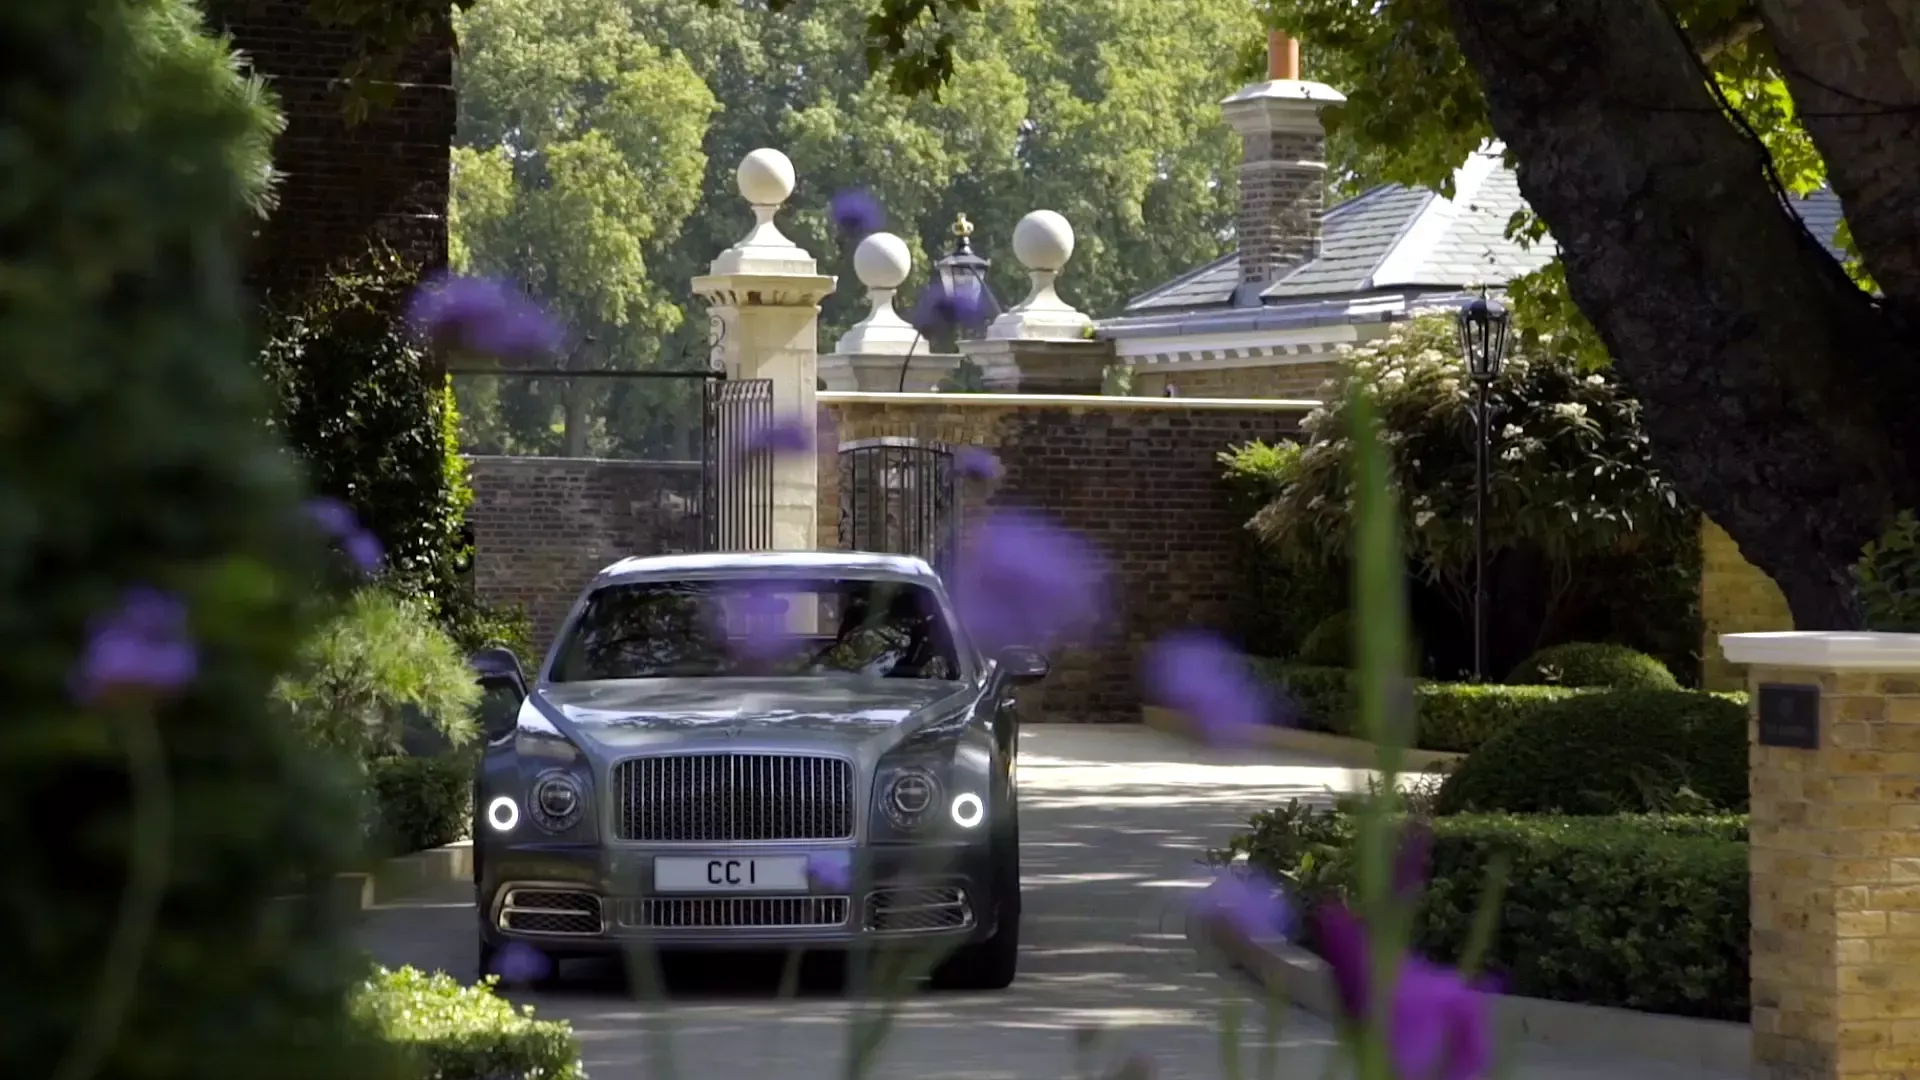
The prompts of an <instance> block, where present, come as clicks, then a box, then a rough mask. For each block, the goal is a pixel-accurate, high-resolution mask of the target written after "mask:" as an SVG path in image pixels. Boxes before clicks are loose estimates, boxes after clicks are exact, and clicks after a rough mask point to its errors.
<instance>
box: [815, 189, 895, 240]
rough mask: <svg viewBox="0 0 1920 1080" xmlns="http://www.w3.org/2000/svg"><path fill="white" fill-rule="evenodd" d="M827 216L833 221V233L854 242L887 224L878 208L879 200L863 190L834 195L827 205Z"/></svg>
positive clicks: (850, 190)
mask: <svg viewBox="0 0 1920 1080" xmlns="http://www.w3.org/2000/svg"><path fill="white" fill-rule="evenodd" d="M827 216H828V217H829V218H831V219H833V227H834V230H835V231H837V232H838V233H839V234H840V235H841V236H845V237H850V238H851V239H853V240H854V241H856V242H857V241H860V240H863V239H865V238H866V237H867V236H869V235H871V234H873V233H877V232H879V231H880V230H881V229H883V228H885V227H886V224H887V212H886V211H885V210H882V209H881V208H880V200H878V199H876V198H874V197H873V193H872V192H869V191H867V190H865V189H864V188H850V189H848V190H846V191H843V192H841V193H840V194H838V195H835V196H834V197H833V200H832V201H831V202H830V203H828V204H827Z"/></svg>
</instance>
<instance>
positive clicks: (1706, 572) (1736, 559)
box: [1700, 518, 1793, 690]
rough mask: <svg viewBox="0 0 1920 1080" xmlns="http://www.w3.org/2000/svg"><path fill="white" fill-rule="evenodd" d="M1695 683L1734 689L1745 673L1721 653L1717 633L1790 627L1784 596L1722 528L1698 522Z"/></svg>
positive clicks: (1712, 687)
mask: <svg viewBox="0 0 1920 1080" xmlns="http://www.w3.org/2000/svg"><path fill="white" fill-rule="evenodd" d="M1700 625H1701V629H1702V630H1703V632H1704V637H1705V640H1703V641H1702V642H1701V647H1700V684H1701V685H1702V686H1704V687H1705V688H1706V689H1708V690H1739V689H1741V688H1742V687H1744V686H1745V685H1746V674H1745V672H1743V671H1742V670H1741V669H1740V667H1739V666H1738V665H1736V664H1729V663H1727V660H1726V657H1725V656H1724V655H1722V654H1721V652H1720V635H1721V634H1750V633H1760V632H1764V631H1769V630H1791V629H1793V615H1792V613H1791V612H1789V611H1788V610H1787V598H1786V597H1785V596H1782V595H1781V593H1780V587H1779V586H1777V585H1775V584H1774V583H1773V579H1771V578H1769V577H1767V575H1765V574H1763V573H1761V572H1760V570H1759V569H1758V568H1756V567H1755V566H1754V565H1753V564H1752V563H1750V562H1748V561H1747V560H1746V559H1744V558H1742V557H1741V555H1740V546H1739V545H1738V544H1735V543H1734V542H1733V537H1731V536H1728V535H1727V534H1726V531H1725V530H1724V529H1722V528H1720V527H1719V526H1718V525H1715V524H1714V523H1712V522H1711V521H1707V520H1705V519H1704V518H1703V519H1701V523H1700Z"/></svg>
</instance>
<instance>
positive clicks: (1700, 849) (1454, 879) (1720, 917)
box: [1230, 804, 1749, 1021]
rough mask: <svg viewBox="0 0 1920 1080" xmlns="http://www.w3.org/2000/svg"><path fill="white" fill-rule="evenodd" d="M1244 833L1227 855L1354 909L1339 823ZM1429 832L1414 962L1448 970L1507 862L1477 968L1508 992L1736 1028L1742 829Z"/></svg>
mask: <svg viewBox="0 0 1920 1080" xmlns="http://www.w3.org/2000/svg"><path fill="white" fill-rule="evenodd" d="M1252 824H1253V829H1252V831H1251V832H1250V833H1247V834H1244V835H1242V836H1240V837H1237V838H1236V839H1235V841H1234V843H1233V845H1232V848H1231V849H1230V850H1232V851H1244V852H1245V853H1246V854H1247V856H1248V858H1249V861H1251V862H1252V863H1253V864H1254V865H1255V866H1257V867H1259V868H1261V869H1262V870H1265V871H1266V872H1268V873H1270V874H1273V875H1275V876H1276V877H1281V878H1282V879H1283V880H1292V881H1294V882H1296V884H1297V888H1298V894H1297V896H1298V899H1299V900H1300V901H1301V902H1302V903H1303V904H1311V903H1314V902H1317V901H1318V900H1321V899H1326V898H1332V897H1336V896H1347V895H1350V890H1351V888H1352V882H1353V881H1354V873H1355V867H1354V861H1355V858H1354V857H1355V855H1356V848H1355V845H1354V844H1353V842H1352V839H1353V835H1354V831H1353V828H1352V824H1351V820H1350V819H1349V818H1348V817H1347V816H1346V815H1345V814H1343V813H1341V812H1339V811H1335V812H1332V813H1328V812H1314V811H1310V810H1304V809H1303V808H1301V807H1299V806H1298V805H1297V804H1296V805H1293V806H1289V807H1283V808H1281V809H1279V810H1275V811H1267V812H1263V813H1262V814H1259V815H1256V816H1255V817H1254V819H1253V823H1252ZM1432 826H1433V831H1434V843H1433V855H1432V864H1431V865H1432V877H1431V880H1430V881H1429V883H1428V885H1427V888H1426V891H1425V894H1424V895H1423V896H1422V898H1421V901H1420V907H1419V911H1418V914H1417V916H1416V919H1415V923H1414V946H1415V948H1416V949H1417V950H1418V951H1419V952H1420V953H1421V954H1422V955H1424V956H1426V957H1428V958H1429V959H1432V960H1434V961H1437V962H1440V963H1449V962H1453V961H1456V960H1458V958H1459V957H1460V955H1461V953H1462V952H1463V951H1464V950H1465V947H1466V945H1467V942H1468V941H1469V939H1470V938H1471V935H1472V927H1473V921H1474V915H1475V913H1476V912H1477V910H1478V908H1479V905H1480V898H1481V895H1482V894H1483V892H1484V889H1485V886H1486V883H1487V881H1488V880H1489V877H1490V875H1491V874H1492V873H1493V872H1494V871H1495V869H1496V868H1497V867H1498V865H1499V862H1500V860H1502V859H1504V860H1506V864H1507V875H1506V888H1505V891H1504V893H1503V894H1502V897H1501V903H1500V912H1501V914H1500V921H1499V925H1498V928H1497V930H1496V932H1495V934H1494V938H1493V941H1492V944H1491V947H1490V948H1489V950H1488V953H1487V956H1486V967H1487V970H1488V971H1490V972H1492V973H1494V974H1496V975H1498V976H1499V977H1500V980H1501V982H1502V985H1503V988H1504V989H1505V991H1506V992H1507V993H1510V994H1517V995H1522V996H1526V997H1538V998H1549V999H1552V1000H1556V1001H1570V1002H1578V1003H1581V1004H1587V1005H1609V1006H1615V1007H1619V1008H1627V1009H1639V1010H1642V1011H1646V1012H1657V1013H1669V1014H1674V1015H1680V1016H1693V1017H1704V1018H1708V1019H1715V1020H1734V1021H1743V1020H1745V1019H1746V1018H1747V1015H1748V983H1747V976H1748V945H1747V933H1748V924H1749V912H1748V869H1747V844H1746V819H1745V818H1743V817H1736V816H1723V817H1690V816H1645V815H1623V816H1616V817H1520V816H1511V815H1463V816H1459V817H1443V818H1436V819H1433V821H1432ZM1306 944H1307V945H1308V947H1310V948H1311V947H1312V946H1313V944H1314V943H1313V942H1312V941H1311V940H1309V941H1307V942H1306Z"/></svg>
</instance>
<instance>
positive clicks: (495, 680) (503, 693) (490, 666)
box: [467, 647, 527, 741]
mask: <svg viewBox="0 0 1920 1080" xmlns="http://www.w3.org/2000/svg"><path fill="white" fill-rule="evenodd" d="M467 666H468V667H471V668H472V669H473V672H474V677H475V679H476V681H478V682H479V683H480V690H481V697H480V731H481V733H482V735H483V736H484V737H485V738H486V739H487V740H488V741H492V740H494V739H499V738H503V737H505V736H506V735H509V734H512V732H513V730H514V727H515V726H516V725H517V724H518V723H519V722H520V706H521V704H522V703H524V702H525V701H526V700H527V676H526V673H525V672H523V671H522V670H521V669H520V658H519V657H517V656H515V655H513V650H511V649H502V648H497V647H496V648H488V649H481V650H480V651H479V652H477V653H474V654H473V655H472V656H470V657H468V658H467Z"/></svg>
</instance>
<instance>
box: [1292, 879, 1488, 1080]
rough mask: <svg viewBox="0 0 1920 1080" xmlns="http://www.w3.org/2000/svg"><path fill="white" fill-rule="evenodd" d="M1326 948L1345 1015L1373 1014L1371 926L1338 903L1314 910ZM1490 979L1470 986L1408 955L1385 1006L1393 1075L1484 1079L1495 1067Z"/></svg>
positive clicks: (1355, 1019)
mask: <svg viewBox="0 0 1920 1080" xmlns="http://www.w3.org/2000/svg"><path fill="white" fill-rule="evenodd" d="M1314 921H1315V924H1316V928H1317V930H1318V938H1319V943H1320V951H1321V954H1322V955H1323V956H1324V957H1325V958H1326V961H1327V966H1328V967H1329V968H1331V969H1332V972H1333V982H1334V988H1335V991H1336V993H1337V996H1338V997H1339V1001H1340V1012H1341V1016H1342V1017H1343V1018H1344V1019H1345V1020H1346V1022H1348V1023H1349V1024H1356V1023H1366V1022H1368V1021H1369V1020H1370V1019H1371V1009H1372V1001H1373V998H1372V995H1371V988H1370V985H1369V984H1370V983H1371V982H1372V968H1371V967H1370V966H1369V965H1370V964H1371V963H1372V959H1371V946H1370V943H1369V942H1368V940H1367V930H1366V927H1365V926H1364V925H1363V924H1362V923H1361V922H1360V920H1359V919H1357V918H1355V917H1354V915H1353V913H1352V912H1350V911H1348V910H1347V909H1346V908H1344V907H1341V906H1339V905H1337V904H1329V905H1326V906H1324V907H1321V908H1320V909H1319V910H1318V911H1317V912H1315V919H1314ZM1493 992H1494V986H1493V984H1492V983H1491V981H1489V980H1479V981H1478V982H1477V983H1475V984H1469V983H1468V982H1467V981H1466V980H1465V979H1462V978H1461V977H1460V974H1459V973H1458V972H1456V971H1453V970H1451V969H1448V968H1443V967H1439V966H1437V965H1434V964H1430V963H1428V962H1427V961H1425V960H1422V959H1420V958H1418V957H1407V958H1405V959H1404V960H1402V961H1401V963H1400V966H1399V974H1398V980H1397V982H1396V983H1395V984H1394V987H1393V991H1392V997H1391V1003H1390V1006H1389V1010H1388V1023H1389V1025H1390V1027H1389V1028H1388V1030H1387V1032H1386V1041H1387V1053H1388V1055H1389V1056H1390V1057H1391V1058H1392V1060H1393V1064H1394V1074H1395V1075H1397V1076H1407V1077H1415V1076H1418V1077H1432V1078H1434V1080H1481V1078H1483V1077H1485V1076H1486V1075H1487V1073H1488V1071H1489V1070H1490V1069H1491V1068H1492V1067H1493V1027H1492V1019H1491V1015H1490V1013H1491V1010H1490V1008H1489V1003H1488V1001H1487V995H1488V994H1490V993H1493Z"/></svg>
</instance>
